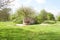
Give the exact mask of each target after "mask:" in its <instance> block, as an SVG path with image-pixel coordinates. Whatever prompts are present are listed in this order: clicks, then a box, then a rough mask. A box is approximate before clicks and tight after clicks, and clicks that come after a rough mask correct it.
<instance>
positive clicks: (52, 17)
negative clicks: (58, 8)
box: [47, 13, 55, 20]
mask: <svg viewBox="0 0 60 40" xmlns="http://www.w3.org/2000/svg"><path fill="white" fill-rule="evenodd" d="M47 20H55V17H54V15H53V14H52V13H47Z"/></svg>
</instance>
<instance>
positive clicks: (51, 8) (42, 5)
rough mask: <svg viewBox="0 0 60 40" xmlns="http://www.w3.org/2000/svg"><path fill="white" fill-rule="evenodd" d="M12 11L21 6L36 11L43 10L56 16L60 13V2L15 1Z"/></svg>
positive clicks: (58, 0)
mask: <svg viewBox="0 0 60 40" xmlns="http://www.w3.org/2000/svg"><path fill="white" fill-rule="evenodd" d="M12 4H13V6H12V8H13V10H16V9H17V8H19V7H21V6H22V5H23V6H29V7H32V8H34V9H35V10H37V11H40V10H42V9H45V10H46V11H48V12H52V13H53V14H54V15H56V14H57V13H58V12H59V11H60V0H15V1H14V2H13V3H12Z"/></svg>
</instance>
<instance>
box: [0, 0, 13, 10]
mask: <svg viewBox="0 0 60 40" xmlns="http://www.w3.org/2000/svg"><path fill="white" fill-rule="evenodd" d="M12 1H14V0H12ZM12 1H11V0H0V9H1V8H4V7H7V6H8V5H9V3H11V2H12Z"/></svg>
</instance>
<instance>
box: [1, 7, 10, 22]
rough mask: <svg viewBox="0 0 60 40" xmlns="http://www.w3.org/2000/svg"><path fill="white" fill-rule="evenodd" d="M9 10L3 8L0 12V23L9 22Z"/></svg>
mask: <svg viewBox="0 0 60 40" xmlns="http://www.w3.org/2000/svg"><path fill="white" fill-rule="evenodd" d="M10 10H11V9H10V8H4V9H2V10H0V21H8V20H10V14H9V12H10Z"/></svg>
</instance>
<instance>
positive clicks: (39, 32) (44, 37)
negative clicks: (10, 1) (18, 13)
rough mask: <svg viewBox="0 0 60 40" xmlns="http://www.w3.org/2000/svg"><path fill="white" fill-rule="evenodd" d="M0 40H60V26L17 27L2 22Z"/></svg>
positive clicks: (13, 24)
mask: <svg viewBox="0 0 60 40" xmlns="http://www.w3.org/2000/svg"><path fill="white" fill-rule="evenodd" d="M0 40H60V25H59V23H56V24H49V25H40V24H38V25H28V26H24V27H20V26H16V25H15V23H13V22H0Z"/></svg>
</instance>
